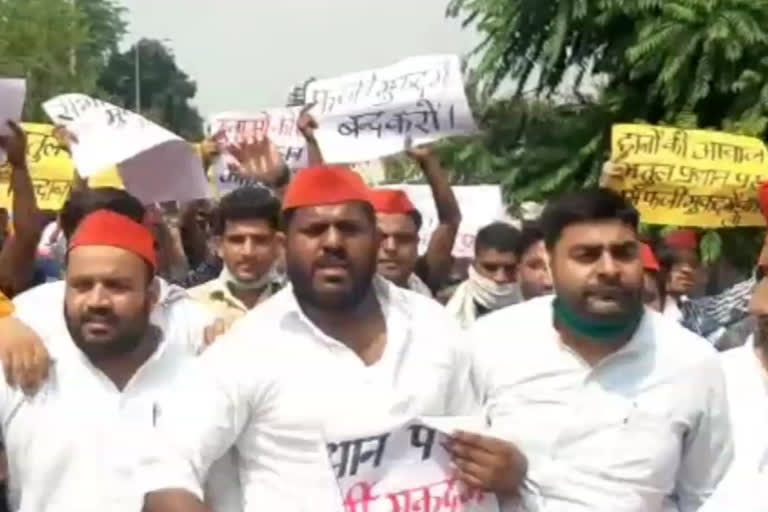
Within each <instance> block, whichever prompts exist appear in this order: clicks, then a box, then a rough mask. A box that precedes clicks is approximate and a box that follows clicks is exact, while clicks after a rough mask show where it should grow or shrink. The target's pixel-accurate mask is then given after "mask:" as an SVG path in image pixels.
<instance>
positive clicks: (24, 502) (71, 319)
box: [0, 210, 187, 512]
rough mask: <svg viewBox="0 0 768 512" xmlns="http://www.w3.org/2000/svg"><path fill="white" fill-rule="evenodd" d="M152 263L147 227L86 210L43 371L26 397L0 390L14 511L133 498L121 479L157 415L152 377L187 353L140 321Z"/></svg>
mask: <svg viewBox="0 0 768 512" xmlns="http://www.w3.org/2000/svg"><path fill="white" fill-rule="evenodd" d="M156 265H157V258H156V255H155V250H154V247H153V237H152V234H151V233H150V232H149V231H148V230H147V229H146V228H145V227H143V226H142V225H140V224H138V223H137V222H135V221H133V220H131V219H130V218H128V217H125V216H123V215H120V214H117V213H114V212H110V211H107V210H102V211H98V212H95V213H93V214H91V215H89V216H88V217H86V219H85V220H83V221H82V223H81V224H80V226H79V228H78V230H77V232H76V233H75V235H74V236H73V237H72V239H71V241H70V250H69V254H68V262H67V281H66V290H65V293H66V296H65V299H64V300H63V301H62V302H61V303H59V304H58V305H57V307H56V309H55V311H58V312H59V314H60V315H61V316H62V318H63V322H64V324H65V327H64V329H62V330H61V331H60V332H55V333H54V332H53V331H48V333H47V334H46V338H47V341H48V343H47V344H46V346H47V349H48V350H49V351H50V354H51V358H52V359H53V360H54V361H55V365H54V367H53V369H52V370H51V374H50V375H49V378H48V379H47V381H46V382H45V383H44V384H43V386H42V388H41V389H40V390H39V392H38V393H37V394H35V395H34V396H32V397H28V396H25V395H23V394H22V393H21V392H19V391H16V390H14V389H12V388H10V387H8V386H7V385H5V383H3V384H2V386H1V388H0V415H1V416H2V421H3V436H4V441H5V445H6V450H7V457H8V466H9V475H10V476H9V482H10V483H9V498H10V499H9V501H10V503H11V504H12V508H13V509H15V510H20V511H58V510H73V509H76V510H82V511H94V512H95V511H97V510H107V509H108V510H125V511H130V510H137V509H138V507H140V506H141V499H142V495H141V493H140V492H139V491H138V490H137V488H136V487H135V486H134V484H132V483H131V479H134V478H136V473H135V470H136V455H135V453H136V448H137V444H141V443H140V440H141V439H143V437H144V435H145V434H146V433H148V432H151V430H152V428H153V425H154V423H155V422H156V420H157V415H158V413H159V409H160V404H161V403H162V400H163V392H164V391H165V390H166V389H167V387H168V386H167V385H165V386H163V385H160V383H162V382H167V381H172V380H173V379H174V377H175V375H174V370H175V369H178V367H179V366H178V365H173V364H169V361H171V360H172V359H173V358H174V355H176V354H177V353H178V352H180V351H181V352H185V351H187V349H186V347H184V346H183V345H182V344H180V343H176V344H174V343H171V342H165V340H164V339H163V335H162V327H158V326H154V325H152V323H151V322H150V311H151V310H152V308H153V306H154V305H155V304H156V303H157V300H158V294H159V291H158V288H157V286H155V284H154V273H155V269H156ZM62 307H63V314H62V313H60V312H61V311H62ZM50 316H51V318H52V317H54V316H56V314H55V313H54V314H53V315H50ZM94 482H98V484H97V485H94Z"/></svg>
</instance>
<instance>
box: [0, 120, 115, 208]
mask: <svg viewBox="0 0 768 512" xmlns="http://www.w3.org/2000/svg"><path fill="white" fill-rule="evenodd" d="M21 127H22V129H23V130H24V131H25V132H26V134H27V165H28V166H29V173H30V176H31V178H32V184H33V185H34V187H35V195H36V196H37V205H38V206H39V207H40V208H41V209H43V210H59V209H60V208H61V206H62V205H63V204H64V201H66V199H67V196H68V195H69V191H70V189H71V188H72V179H73V177H74V174H75V168H74V165H73V163H72V159H71V158H70V156H69V154H68V153H67V152H66V151H64V150H63V149H62V148H61V147H60V145H59V143H58V142H57V141H56V138H55V137H54V136H53V125H50V124H34V123H22V125H21ZM9 180H10V168H8V167H7V166H6V167H2V168H0V208H8V209H10V208H11V194H10V190H9V188H10V183H9ZM89 185H90V186H91V187H107V186H108V187H117V188H123V183H122V180H121V179H120V176H119V175H118V173H117V169H116V168H113V169H110V170H107V171H105V172H104V173H101V174H99V175H98V176H94V177H93V178H91V179H90V180H89Z"/></svg>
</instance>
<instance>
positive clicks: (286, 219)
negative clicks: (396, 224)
mask: <svg viewBox="0 0 768 512" xmlns="http://www.w3.org/2000/svg"><path fill="white" fill-rule="evenodd" d="M355 204H357V205H360V208H361V209H362V211H363V213H364V214H365V216H366V217H368V220H369V221H370V222H371V224H373V225H374V226H376V211H375V210H374V209H373V206H372V205H371V204H370V203H366V202H363V201H357V202H355ZM297 210H299V208H291V209H290V210H285V211H284V212H283V219H282V220H283V227H284V228H285V229H286V230H287V229H288V226H289V225H290V224H291V222H292V221H293V217H294V215H295V214H296V211H297Z"/></svg>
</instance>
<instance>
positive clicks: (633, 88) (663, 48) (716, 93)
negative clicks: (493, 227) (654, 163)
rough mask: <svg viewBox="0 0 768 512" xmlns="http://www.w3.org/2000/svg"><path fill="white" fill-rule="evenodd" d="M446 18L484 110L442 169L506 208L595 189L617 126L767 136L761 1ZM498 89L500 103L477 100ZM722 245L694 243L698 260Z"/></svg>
mask: <svg viewBox="0 0 768 512" xmlns="http://www.w3.org/2000/svg"><path fill="white" fill-rule="evenodd" d="M448 15H449V16H454V17H459V18H461V19H462V20H463V23H464V24H465V25H466V26H474V27H475V28H476V29H477V30H478V31H479V32H480V34H481V35H482V37H483V39H482V42H481V43H480V45H479V46H478V48H477V58H478V60H477V63H476V65H475V69H474V72H475V73H476V74H477V76H478V85H477V90H478V93H477V94H478V96H479V97H481V98H484V99H486V102H487V103H486V105H485V108H482V109H481V113H482V114H481V115H480V117H481V119H480V122H481V126H482V128H483V133H482V134H481V135H480V136H478V137H475V138H471V139H469V140H464V141H460V142H458V143H454V144H453V147H451V148H450V149H449V151H448V154H449V156H450V155H451V154H452V155H453V156H454V162H453V163H452V166H453V167H454V168H458V167H461V168H462V172H463V173H466V174H470V175H472V174H475V173H477V175H478V176H485V175H491V176H495V177H497V178H498V180H499V181H501V182H502V183H504V184H505V192H506V194H507V196H508V197H509V198H510V199H513V200H517V201H522V200H529V199H533V200H541V199H546V198H548V197H552V196H553V195H557V194H559V193H561V192H563V191H564V190H568V189H571V188H576V187H581V186H585V185H587V186H589V185H592V184H594V183H596V181H597V178H598V175H599V172H600V168H601V164H602V162H603V161H604V160H605V159H606V158H607V156H608V151H609V134H610V127H611V125H612V124H614V123H617V122H635V121H641V122H647V123H652V124H669V125H676V126H682V127H701V128H710V129H716V130H725V131H730V132H734V133H741V134H745V135H753V136H758V137H761V138H765V137H766V135H768V133H767V130H768V111H767V110H766V108H768V58H767V57H765V56H766V55H768V0H556V1H550V2H542V1H540V0H452V1H451V3H450V5H449V8H448ZM509 80H511V81H513V83H514V85H515V87H514V91H513V94H512V97H511V98H509V99H505V100H501V101H493V100H488V98H493V95H494V94H496V93H498V90H499V87H500V85H501V84H502V83H504V82H505V81H509ZM584 84H593V85H594V84H599V87H598V88H597V89H598V93H597V94H596V95H595V97H584V96H583V95H582V94H580V91H581V90H582V86H583V85H584ZM563 94H565V95H566V96H567V97H569V98H570V99H569V100H568V101H566V102H563V101H562V99H561V98H560V96H562V95H563ZM497 109H501V110H502V111H503V113H500V112H497ZM534 111H539V112H548V113H547V114H546V115H545V116H544V117H541V116H537V115H531V113H532V112H534ZM489 116H490V117H489ZM513 117H514V119H512V118H513ZM494 123H496V125H494ZM499 124H501V125H503V126H504V128H503V129H500V128H499V126H498V125H499ZM500 133H506V134H507V136H502V139H503V140H502V142H501V143H499V142H498V138H499V134H500ZM509 134H511V135H509ZM721 235H722V233H719V234H713V235H711V236H705V239H706V240H708V243H707V244H705V245H706V246H707V248H706V251H705V252H706V253H707V254H706V255H707V256H708V257H709V258H711V257H714V255H716V254H717V253H718V249H719V248H720V247H721V246H722V247H724V248H725V250H726V251H727V250H728V249H729V244H723V238H722V236H721ZM732 236H733V233H730V234H729V235H728V238H732ZM738 240H740V239H738V238H737V239H736V241H738ZM731 245H733V244H731ZM736 245H737V246H743V244H741V243H738V244H736Z"/></svg>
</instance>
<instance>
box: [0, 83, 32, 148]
mask: <svg viewBox="0 0 768 512" xmlns="http://www.w3.org/2000/svg"><path fill="white" fill-rule="evenodd" d="M26 94H27V81H26V80H24V79H23V78H0V135H10V129H9V128H8V121H13V122H15V123H20V122H21V113H22V111H23V110H24V97H25V96H26Z"/></svg>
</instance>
